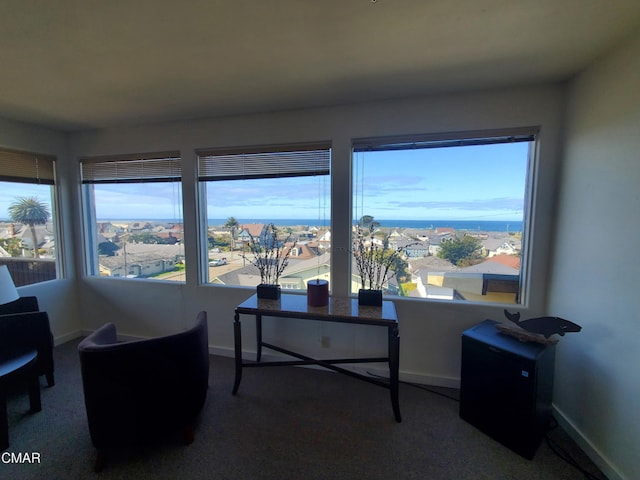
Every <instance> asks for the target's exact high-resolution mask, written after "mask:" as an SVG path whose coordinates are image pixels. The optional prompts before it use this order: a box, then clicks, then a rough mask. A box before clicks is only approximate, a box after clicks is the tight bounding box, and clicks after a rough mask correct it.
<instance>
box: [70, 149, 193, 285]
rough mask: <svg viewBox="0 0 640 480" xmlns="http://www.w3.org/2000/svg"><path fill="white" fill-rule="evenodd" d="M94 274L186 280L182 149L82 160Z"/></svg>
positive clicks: (88, 266) (88, 268) (86, 222)
mask: <svg viewBox="0 0 640 480" xmlns="http://www.w3.org/2000/svg"><path fill="white" fill-rule="evenodd" d="M81 175H82V184H83V197H84V198H83V201H84V205H85V225H86V232H87V234H86V238H87V244H88V249H87V250H88V251H89V252H90V255H89V258H88V259H87V270H88V271H89V273H90V274H91V275H99V276H105V277H115V278H129V279H153V280H167V281H178V282H184V281H185V272H184V256H185V251H184V229H183V222H182V189H181V187H182V184H181V176H182V173H181V159H180V154H179V152H177V151H175V152H157V153H144V154H129V155H114V156H101V157H91V158H84V159H82V161H81Z"/></svg>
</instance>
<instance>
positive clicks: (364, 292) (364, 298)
mask: <svg viewBox="0 0 640 480" xmlns="http://www.w3.org/2000/svg"><path fill="white" fill-rule="evenodd" d="M358 304H359V305H369V306H373V307H381V306H382V290H371V289H367V288H361V289H360V290H358Z"/></svg>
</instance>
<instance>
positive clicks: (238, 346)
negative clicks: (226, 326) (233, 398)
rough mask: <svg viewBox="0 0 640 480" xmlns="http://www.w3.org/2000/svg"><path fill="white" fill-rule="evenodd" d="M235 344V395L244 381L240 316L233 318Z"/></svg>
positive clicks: (236, 315)
mask: <svg viewBox="0 0 640 480" xmlns="http://www.w3.org/2000/svg"><path fill="white" fill-rule="evenodd" d="M233 343H234V349H235V357H236V380H235V382H234V383H233V392H232V393H233V395H235V394H236V393H237V392H238V387H239V386H240V380H242V328H241V325H240V315H239V314H238V313H236V314H235V316H234V317H233Z"/></svg>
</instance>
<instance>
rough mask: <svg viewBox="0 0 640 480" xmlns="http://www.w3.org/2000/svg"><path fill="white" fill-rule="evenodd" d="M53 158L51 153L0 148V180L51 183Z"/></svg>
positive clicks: (52, 182)
mask: <svg viewBox="0 0 640 480" xmlns="http://www.w3.org/2000/svg"><path fill="white" fill-rule="evenodd" d="M55 160H56V158H55V157H54V156H52V155H41V154H37V153H27V152H19V151H16V150H5V149H0V181H5V182H21V183H40V184H45V185H53V184H54V183H55Z"/></svg>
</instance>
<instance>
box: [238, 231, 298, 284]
mask: <svg viewBox="0 0 640 480" xmlns="http://www.w3.org/2000/svg"><path fill="white" fill-rule="evenodd" d="M249 237H250V241H249V243H248V246H249V253H250V254H251V256H249V257H247V256H246V255H243V258H245V259H246V260H247V261H248V262H249V263H250V264H251V265H253V266H255V267H256V268H257V269H258V271H259V272H260V282H261V283H263V284H270V285H277V284H278V280H279V279H280V275H282V272H283V271H284V269H285V268H286V267H287V265H288V264H289V255H290V254H291V249H292V248H293V247H295V245H296V242H295V241H294V242H293V244H292V245H291V247H289V248H288V247H286V243H288V242H289V241H290V240H291V234H289V235H288V236H287V238H286V239H284V240H279V239H278V228H277V227H276V226H275V225H274V224H273V223H270V224H269V225H267V226H266V227H265V231H264V234H263V235H261V237H260V238H255V237H254V236H253V235H251V234H249Z"/></svg>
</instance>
